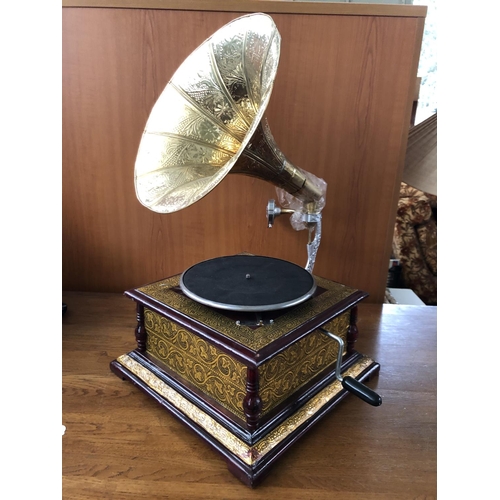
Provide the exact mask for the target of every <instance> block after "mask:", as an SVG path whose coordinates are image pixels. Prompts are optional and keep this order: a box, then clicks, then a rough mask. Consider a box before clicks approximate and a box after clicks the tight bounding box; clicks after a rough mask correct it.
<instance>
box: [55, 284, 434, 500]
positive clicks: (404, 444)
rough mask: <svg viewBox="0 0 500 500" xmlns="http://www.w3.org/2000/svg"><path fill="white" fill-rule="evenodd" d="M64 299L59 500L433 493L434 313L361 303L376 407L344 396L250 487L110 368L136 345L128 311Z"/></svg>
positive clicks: (75, 295)
mask: <svg viewBox="0 0 500 500" xmlns="http://www.w3.org/2000/svg"><path fill="white" fill-rule="evenodd" d="M63 302H64V303H66V304H67V306H68V310H67V312H66V314H65V315H64V316H63V320H62V321H63V329H62V332H63V343H62V346H63V357H62V360H63V424H64V425H65V426H66V431H65V434H64V436H63V440H62V443H63V447H62V451H63V498H65V499H68V500H69V499H71V500H79V499H92V500H95V499H104V498H106V499H107V498H113V499H126V500H132V499H134V500H138V499H148V500H157V499H158V500H159V499H182V500H184V499H204V500H207V499H229V498H235V499H236V498H237V499H254V498H256V499H281V498H286V499H287V500H291V499H304V500H311V499H332V498H335V499H364V500H367V499H405V498H419V499H420V498H421V499H424V498H425V499H431V498H435V497H436V495H437V493H436V490H437V486H436V482H437V479H436V476H437V472H436V469H437V465H436V464H437V460H436V427H437V425H436V413H437V411H436V392H437V390H436V386H437V383H436V358H437V356H436V315H437V309H436V308H435V307H429V306H401V305H392V304H391V305H389V304H386V305H376V304H361V305H360V306H359V317H358V327H359V340H358V342H357V344H356V349H357V350H358V351H360V352H362V353H363V354H366V355H368V356H370V357H372V358H373V359H374V360H376V361H378V362H379V363H380V365H381V370H380V374H379V376H378V377H377V378H375V379H373V380H372V381H370V382H369V383H368V385H369V386H370V387H372V388H375V389H376V390H377V392H378V393H379V394H380V395H381V396H382V398H383V404H382V406H380V407H378V408H374V407H372V406H369V405H367V404H365V403H363V402H362V401H361V400H359V399H357V398H355V397H354V396H350V397H348V398H346V399H345V400H344V401H343V402H342V403H341V404H340V405H339V406H338V407H337V408H335V409H334V410H333V411H332V412H331V413H329V414H328V415H326V416H325V417H324V418H323V419H322V420H321V421H320V422H319V423H318V424H317V425H316V426H315V427H313V428H312V429H311V430H310V431H309V432H308V433H306V434H305V435H304V436H303V437H302V438H301V439H300V440H299V441H298V442H297V443H295V444H294V445H293V446H292V447H291V449H290V450H289V451H287V453H286V454H285V455H284V456H283V457H282V458H281V459H280V460H279V461H278V462H277V463H276V464H275V466H274V467H273V469H272V470H271V472H270V473H269V475H268V476H267V477H266V478H265V479H264V480H263V482H262V483H261V484H260V485H259V486H258V487H257V488H256V489H253V490H252V489H250V488H248V487H246V486H244V485H243V484H242V483H240V481H239V480H238V479H236V478H235V477H234V476H233V475H232V474H231V473H230V472H229V471H228V470H227V468H226V463H225V461H224V460H223V458H222V457H221V456H220V455H219V454H218V453H217V452H215V451H214V450H213V449H212V448H210V447H209V446H208V444H206V443H205V442H203V441H202V440H201V439H199V438H198V437H197V436H196V435H195V434H194V433H193V432H192V431H191V430H189V429H188V428H186V427H185V426H184V425H183V424H182V423H181V422H179V421H178V420H176V419H175V418H174V417H173V416H171V415H170V414H169V413H167V412H166V411H165V410H164V409H162V408H161V407H160V406H159V405H158V404H157V403H155V402H154V401H153V400H152V399H150V398H148V397H147V396H146V395H144V394H143V393H142V392H141V391H140V390H139V389H137V388H135V387H134V386H133V385H132V384H131V383H129V382H125V381H122V380H121V379H119V378H118V377H116V376H115V375H114V374H112V373H111V371H110V369H109V363H110V361H112V360H113V359H115V358H116V357H117V356H119V355H121V354H124V353H126V352H129V351H131V350H132V349H134V348H135V338H134V328H135V305H134V303H133V301H131V300H130V299H127V298H126V297H124V296H122V295H120V294H103V293H83V292H66V293H63Z"/></svg>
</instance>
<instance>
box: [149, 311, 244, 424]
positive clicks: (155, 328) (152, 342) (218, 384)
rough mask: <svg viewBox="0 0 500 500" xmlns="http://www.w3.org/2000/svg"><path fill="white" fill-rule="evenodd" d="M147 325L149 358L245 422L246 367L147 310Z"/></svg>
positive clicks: (182, 328)
mask: <svg viewBox="0 0 500 500" xmlns="http://www.w3.org/2000/svg"><path fill="white" fill-rule="evenodd" d="M144 325H145V327H146V332H147V344H146V350H147V352H148V353H149V354H151V355H153V356H154V357H155V358H157V359H159V360H160V361H162V362H163V363H164V364H165V365H167V366H168V367H169V368H170V369H171V370H173V371H174V372H175V373H177V374H178V375H180V376H181V377H183V378H184V379H186V380H187V381H189V382H191V383H192V384H193V385H194V386H196V387H197V388H198V389H200V390H201V391H202V392H203V393H204V394H207V395H208V396H211V397H212V398H214V399H215V400H216V401H218V402H219V403H220V404H221V405H222V406H223V407H224V408H226V409H227V410H229V411H231V412H232V413H234V414H235V415H237V416H238V417H239V418H241V419H242V420H245V415H244V413H243V399H244V398H245V394H246V391H245V386H246V374H247V369H246V366H245V365H243V364H242V363H239V362H238V361H236V360H234V359H233V358H231V357H230V356H228V355H226V354H224V353H223V352H221V351H220V350H219V349H217V348H215V347H214V346H213V345H211V344H209V343H208V342H206V341H205V340H203V339H201V338H199V337H197V336H196V335H194V334H193V333H191V332H189V331H188V330H186V329H185V328H184V327H182V326H181V325H179V324H177V323H175V322H174V321H172V320H169V319H166V318H164V317H162V316H160V315H159V314H158V313H155V312H153V311H151V310H149V309H147V308H144Z"/></svg>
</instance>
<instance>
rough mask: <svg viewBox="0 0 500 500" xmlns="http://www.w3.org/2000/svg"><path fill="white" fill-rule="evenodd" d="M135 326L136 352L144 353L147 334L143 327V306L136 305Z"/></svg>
mask: <svg viewBox="0 0 500 500" xmlns="http://www.w3.org/2000/svg"><path fill="white" fill-rule="evenodd" d="M136 317H137V326H136V327H135V340H136V341H137V350H138V351H139V352H146V340H147V333H146V327H145V326H144V306H143V305H142V304H139V303H137V315H136Z"/></svg>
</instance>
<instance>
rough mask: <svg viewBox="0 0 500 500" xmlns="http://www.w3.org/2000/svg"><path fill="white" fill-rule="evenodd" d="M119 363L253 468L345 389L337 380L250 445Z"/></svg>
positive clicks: (359, 366)
mask: <svg viewBox="0 0 500 500" xmlns="http://www.w3.org/2000/svg"><path fill="white" fill-rule="evenodd" d="M117 361H118V362H119V363H120V364H121V365H122V366H124V367H125V368H126V369H127V370H129V371H130V372H132V373H133V374H134V375H135V376H137V377H138V378H140V379H141V380H142V381H143V382H144V383H145V384H146V385H147V386H148V387H150V388H151V389H152V390H154V391H155V392H156V393H158V394H159V395H161V396H162V397H163V398H165V399H166V400H167V401H168V402H169V403H171V404H172V405H173V406H175V408H177V409H178V410H179V411H181V412H182V413H183V414H184V415H185V416H186V417H188V418H189V419H190V420H191V421H192V422H194V423H195V424H197V425H198V426H200V427H201V428H202V429H203V430H205V431H206V432H208V433H209V434H210V435H211V436H212V437H213V438H214V439H216V440H217V441H218V442H219V443H221V444H222V445H223V446H224V447H225V448H227V449H228V450H229V451H230V452H231V453H233V454H234V455H235V456H237V457H238V458H239V459H240V460H242V461H243V462H244V463H246V464H247V465H250V466H252V465H254V464H256V463H257V462H258V461H259V460H260V459H262V458H263V457H264V456H265V455H267V454H268V453H269V452H270V451H271V450H272V449H273V448H274V447H275V446H277V445H278V444H279V443H280V442H281V441H283V440H284V439H285V438H286V437H287V436H289V435H290V434H291V433H292V432H294V431H295V430H296V429H297V428H298V427H300V426H301V425H302V424H303V423H305V422H306V421H307V420H308V419H310V418H311V417H312V416H313V415H315V414H316V413H317V412H318V411H320V410H321V408H323V407H324V406H325V405H326V404H327V403H328V402H329V401H331V400H332V399H333V398H334V397H335V396H337V394H339V393H340V391H342V390H343V389H342V385H341V383H340V382H339V381H338V380H335V381H334V382H332V383H331V384H330V385H328V386H327V387H325V388H324V389H323V390H322V391H320V392H319V393H318V394H317V395H316V396H314V397H313V398H311V399H310V400H309V401H308V402H307V403H306V404H305V405H304V406H302V407H301V408H300V409H299V410H298V411H296V412H295V413H294V414H293V415H291V416H290V417H289V418H288V419H286V420H285V421H284V422H283V423H281V424H280V425H278V426H277V427H276V428H275V429H274V430H272V431H271V432H269V433H268V434H267V435H266V436H265V437H263V438H262V439H261V440H260V441H258V442H257V443H256V444H255V445H253V446H249V445H247V444H246V443H244V442H243V441H241V439H239V438H237V437H236V436H235V435H234V434H232V433H231V432H230V431H228V430H227V429H226V428H225V427H223V426H222V425H221V424H219V423H218V422H217V421H216V420H215V419H213V418H212V417H210V416H209V415H207V414H206V413H205V412H204V411H202V410H200V408H198V407H197V406H196V405H194V404H193V403H191V402H190V401H188V400H187V399H186V398H185V397H184V396H182V395H181V394H179V393H178V392H177V391H175V390H174V389H173V388H172V387H170V386H169V385H168V384H166V383H165V382H164V381H163V380H161V379H160V378H158V377H157V376H156V375H154V374H153V373H152V372H151V371H149V370H148V369H147V368H145V367H144V366H142V365H141V364H139V363H138V362H137V361H135V360H133V359H132V358H131V357H130V356H128V354H124V355H122V356H120V357H119V358H118V359H117ZM372 363H373V361H372V360H371V359H370V358H368V357H366V356H364V357H363V358H361V359H360V360H359V361H358V362H357V363H356V364H354V365H353V366H352V367H351V368H349V369H348V370H346V371H345V373H344V374H343V375H344V376H351V377H357V376H358V375H359V374H360V373H361V372H363V371H364V370H365V369H366V368H368V367H369V366H370V365H371V364H372Z"/></svg>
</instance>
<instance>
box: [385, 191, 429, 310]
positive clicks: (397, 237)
mask: <svg viewBox="0 0 500 500" xmlns="http://www.w3.org/2000/svg"><path fill="white" fill-rule="evenodd" d="M392 247H393V248H392V251H393V256H394V257H395V258H396V259H399V260H400V263H401V268H402V278H403V282H404V283H403V284H404V286H405V287H406V288H410V289H412V290H413V291H414V292H415V294H416V295H417V296H418V297H419V298H420V299H421V300H422V301H423V302H424V303H425V304H427V305H437V197H436V196H434V195H432V194H428V193H424V192H423V191H419V190H418V189H415V188H413V187H411V186H409V185H408V184H405V183H404V182H403V183H401V190H400V195H399V201H398V210H397V214H396V224H395V230H394V238H393V245H392Z"/></svg>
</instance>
